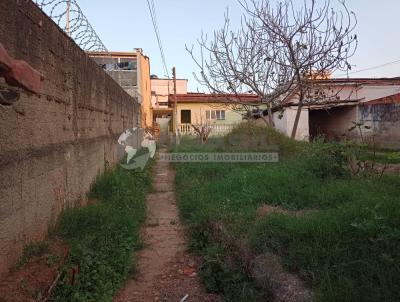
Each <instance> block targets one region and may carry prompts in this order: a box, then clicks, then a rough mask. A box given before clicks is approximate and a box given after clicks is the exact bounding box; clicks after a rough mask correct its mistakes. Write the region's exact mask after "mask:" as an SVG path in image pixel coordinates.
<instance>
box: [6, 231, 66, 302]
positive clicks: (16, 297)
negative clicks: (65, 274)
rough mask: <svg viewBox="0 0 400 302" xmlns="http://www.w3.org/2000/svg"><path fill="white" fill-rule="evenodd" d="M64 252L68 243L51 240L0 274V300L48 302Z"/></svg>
mask: <svg viewBox="0 0 400 302" xmlns="http://www.w3.org/2000/svg"><path fill="white" fill-rule="evenodd" d="M67 255H68V247H67V245H66V244H65V243H63V242H62V241H61V240H60V239H54V240H51V241H50V242H48V243H46V248H45V250H43V251H42V252H41V253H40V254H39V255H32V256H31V257H30V258H29V259H24V258H23V259H21V261H22V263H20V264H19V265H18V266H16V267H15V268H13V269H11V270H10V272H8V273H6V274H2V275H0V301H1V302H30V301H32V302H33V301H47V300H48V298H49V296H50V292H51V290H52V289H53V287H54V285H55V284H56V282H57V278H58V273H59V268H60V267H61V266H62V265H63V263H64V261H65V258H66V257H67Z"/></svg>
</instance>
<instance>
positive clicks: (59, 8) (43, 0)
mask: <svg viewBox="0 0 400 302" xmlns="http://www.w3.org/2000/svg"><path fill="white" fill-rule="evenodd" d="M33 2H34V3H36V5H37V6H39V8H40V9H41V10H42V11H44V12H45V13H46V14H47V15H48V16H49V17H50V18H51V19H53V21H54V22H55V23H57V24H58V26H59V27H60V28H61V29H63V30H64V31H65V32H66V33H67V34H68V35H69V36H70V37H71V38H72V39H73V40H74V41H75V42H76V44H78V45H79V47H81V48H82V49H83V50H85V51H99V52H108V50H107V48H106V46H105V45H104V43H103V42H102V41H101V39H100V37H99V35H98V34H97V33H96V31H95V30H94V28H93V26H92V25H91V24H90V22H89V20H88V19H87V18H86V16H85V15H84V14H83V12H82V10H81V8H80V7H79V5H78V3H77V2H76V0H33Z"/></svg>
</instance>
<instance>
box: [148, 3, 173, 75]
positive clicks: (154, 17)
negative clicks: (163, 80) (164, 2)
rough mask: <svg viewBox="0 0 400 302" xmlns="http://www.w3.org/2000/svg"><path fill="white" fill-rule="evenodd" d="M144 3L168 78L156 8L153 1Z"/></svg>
mask: <svg viewBox="0 0 400 302" xmlns="http://www.w3.org/2000/svg"><path fill="white" fill-rule="evenodd" d="M146 1H147V6H148V8H149V12H150V17H151V21H152V23H153V28H154V32H155V34H156V38H157V43H158V47H159V49H160V54H161V60H162V62H163V67H164V72H165V74H166V75H167V76H168V78H169V71H168V67H167V62H166V59H165V53H164V48H163V45H162V40H161V35H160V31H159V28H158V21H157V13H156V7H155V4H154V0H146Z"/></svg>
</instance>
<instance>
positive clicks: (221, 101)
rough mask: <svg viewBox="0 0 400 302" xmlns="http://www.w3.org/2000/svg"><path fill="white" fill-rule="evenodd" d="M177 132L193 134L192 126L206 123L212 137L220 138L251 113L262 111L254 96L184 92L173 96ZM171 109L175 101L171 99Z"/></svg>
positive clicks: (263, 107) (262, 106) (257, 99)
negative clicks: (218, 136) (175, 105)
mask: <svg viewBox="0 0 400 302" xmlns="http://www.w3.org/2000/svg"><path fill="white" fill-rule="evenodd" d="M176 98H177V99H176V101H177V111H178V116H177V119H178V127H179V132H180V133H181V134H183V135H185V134H189V135H190V134H193V127H192V126H191V125H192V124H195V125H198V124H205V123H207V124H208V125H210V126H211V128H212V129H213V130H212V132H211V134H212V135H222V134H226V133H227V132H229V131H231V130H232V128H233V127H235V126H236V125H237V124H239V123H241V122H242V121H243V119H244V118H245V117H246V115H247V113H248V112H249V111H250V112H251V111H257V110H258V108H260V109H265V105H264V104H261V100H260V98H259V97H258V96H257V95H254V94H240V95H229V94H218V95H215V94H205V93H187V94H178V95H177V96H176ZM170 106H171V107H174V99H173V97H172V96H170Z"/></svg>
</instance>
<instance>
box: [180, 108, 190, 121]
mask: <svg viewBox="0 0 400 302" xmlns="http://www.w3.org/2000/svg"><path fill="white" fill-rule="evenodd" d="M191 123H192V112H191V110H181V124H191Z"/></svg>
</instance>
